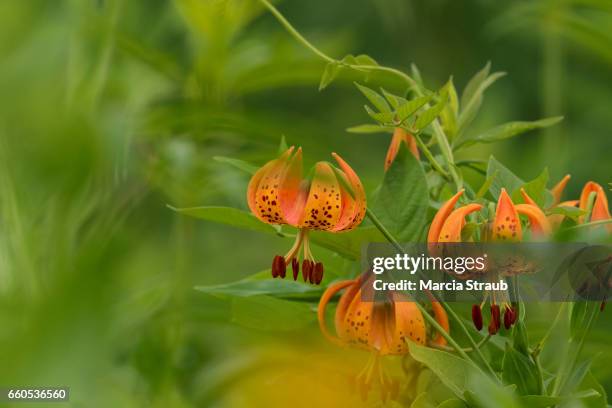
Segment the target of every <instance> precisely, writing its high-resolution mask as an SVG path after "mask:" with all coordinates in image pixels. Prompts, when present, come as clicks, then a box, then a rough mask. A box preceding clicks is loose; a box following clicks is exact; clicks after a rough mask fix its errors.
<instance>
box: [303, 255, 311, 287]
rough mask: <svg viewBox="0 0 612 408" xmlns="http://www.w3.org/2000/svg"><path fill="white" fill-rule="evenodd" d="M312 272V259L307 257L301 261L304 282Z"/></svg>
mask: <svg viewBox="0 0 612 408" xmlns="http://www.w3.org/2000/svg"><path fill="white" fill-rule="evenodd" d="M311 273H312V261H310V260H308V259H304V261H303V262H302V276H303V278H304V282H307V281H309V280H310V275H311Z"/></svg>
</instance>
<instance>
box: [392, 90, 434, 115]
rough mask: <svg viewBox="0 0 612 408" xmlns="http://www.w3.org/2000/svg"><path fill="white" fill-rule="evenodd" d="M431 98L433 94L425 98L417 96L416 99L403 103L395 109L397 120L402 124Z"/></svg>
mask: <svg viewBox="0 0 612 408" xmlns="http://www.w3.org/2000/svg"><path fill="white" fill-rule="evenodd" d="M433 96H434V94H433V93H432V94H429V95H425V96H419V97H418V98H414V99H411V100H409V101H408V102H406V103H404V104H403V105H401V106H400V107H399V108H397V111H396V116H397V120H398V121H400V122H404V121H405V120H406V119H408V118H409V117H410V116H411V115H413V114H414V113H415V112H416V111H417V110H419V109H421V108H422V107H423V106H424V105H425V104H426V103H428V102H429V101H430V100H431V99H432V98H433Z"/></svg>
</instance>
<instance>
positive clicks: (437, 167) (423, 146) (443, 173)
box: [413, 135, 452, 181]
mask: <svg viewBox="0 0 612 408" xmlns="http://www.w3.org/2000/svg"><path fill="white" fill-rule="evenodd" d="M413 137H414V139H415V140H416V142H417V144H418V145H419V148H421V150H422V151H423V154H425V157H427V160H429V163H431V167H433V168H434V169H435V170H436V171H437V172H438V173H440V175H441V176H442V177H444V178H445V179H446V180H448V181H452V178H451V177H450V175H449V174H448V172H447V171H446V170H444V169H443V168H442V166H441V165H440V163H438V161H437V160H436V159H435V157H434V156H433V154H432V153H431V151H430V150H429V148H428V147H427V145H426V144H425V143H423V141H422V140H421V138H420V137H419V135H413Z"/></svg>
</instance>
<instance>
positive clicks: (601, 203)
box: [578, 181, 612, 232]
mask: <svg viewBox="0 0 612 408" xmlns="http://www.w3.org/2000/svg"><path fill="white" fill-rule="evenodd" d="M592 193H594V194H595V200H594V201H593V206H592V208H591V217H590V220H589V221H590V222H595V221H605V220H609V219H612V217H611V216H610V210H609V207H608V197H606V192H605V191H604V189H603V187H602V186H601V185H599V184H597V183H595V182H594V181H589V182H588V183H586V184H585V185H584V187H583V188H582V192H581V193H580V201H579V204H578V206H579V208H580V209H581V210H584V211H588V209H589V208H588V206H589V196H590V195H591V194H592ZM585 220H586V218H585V216H582V217H580V222H585ZM606 228H607V229H608V231H609V232H612V224H608V225H606Z"/></svg>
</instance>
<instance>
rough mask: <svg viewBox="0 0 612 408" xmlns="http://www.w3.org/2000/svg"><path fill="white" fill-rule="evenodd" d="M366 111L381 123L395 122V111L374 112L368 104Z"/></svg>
mask: <svg viewBox="0 0 612 408" xmlns="http://www.w3.org/2000/svg"><path fill="white" fill-rule="evenodd" d="M364 108H365V110H366V112H367V113H368V115H370V117H371V118H372V119H374V120H375V121H377V122H381V123H391V122H393V113H392V112H374V111H373V110H372V108H370V107H369V106H368V105H365V106H364Z"/></svg>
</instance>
